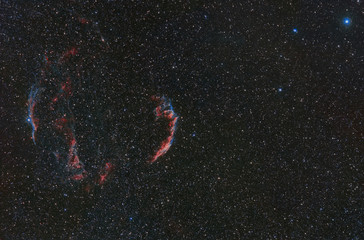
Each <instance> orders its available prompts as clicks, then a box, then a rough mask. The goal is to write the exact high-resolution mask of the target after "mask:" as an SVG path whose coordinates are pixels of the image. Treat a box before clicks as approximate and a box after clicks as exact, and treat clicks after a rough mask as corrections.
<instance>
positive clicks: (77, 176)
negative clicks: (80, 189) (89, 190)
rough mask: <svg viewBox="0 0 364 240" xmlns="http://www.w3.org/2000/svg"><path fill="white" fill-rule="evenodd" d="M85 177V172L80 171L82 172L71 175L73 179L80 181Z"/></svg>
mask: <svg viewBox="0 0 364 240" xmlns="http://www.w3.org/2000/svg"><path fill="white" fill-rule="evenodd" d="M84 177H85V175H84V173H80V174H76V175H73V176H72V177H71V179H73V180H77V181H79V180H82V179H83V178H84Z"/></svg>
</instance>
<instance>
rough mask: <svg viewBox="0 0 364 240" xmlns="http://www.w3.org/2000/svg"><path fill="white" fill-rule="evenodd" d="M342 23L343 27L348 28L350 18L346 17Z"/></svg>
mask: <svg viewBox="0 0 364 240" xmlns="http://www.w3.org/2000/svg"><path fill="white" fill-rule="evenodd" d="M343 23H344V25H346V26H349V25H350V23H351V20H350V18H348V17H346V18H344V20H343Z"/></svg>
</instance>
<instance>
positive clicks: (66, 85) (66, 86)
mask: <svg viewBox="0 0 364 240" xmlns="http://www.w3.org/2000/svg"><path fill="white" fill-rule="evenodd" d="M62 90H63V92H64V94H65V97H66V98H68V97H69V96H71V95H72V82H71V78H70V77H67V80H66V82H63V83H62Z"/></svg>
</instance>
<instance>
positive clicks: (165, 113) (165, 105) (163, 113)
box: [149, 96, 178, 163]
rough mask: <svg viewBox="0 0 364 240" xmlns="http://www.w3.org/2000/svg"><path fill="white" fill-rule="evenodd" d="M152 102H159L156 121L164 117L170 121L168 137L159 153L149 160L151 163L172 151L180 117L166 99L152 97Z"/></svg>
mask: <svg viewBox="0 0 364 240" xmlns="http://www.w3.org/2000/svg"><path fill="white" fill-rule="evenodd" d="M152 100H154V101H157V102H158V106H157V107H156V108H155V110H154V113H155V115H156V120H157V119H159V118H161V117H163V118H165V119H167V120H168V132H169V135H168V137H167V138H166V139H165V140H163V142H162V144H161V146H160V148H159V149H158V151H157V152H156V153H155V154H154V156H153V157H152V158H151V160H149V163H153V162H155V161H156V160H157V159H158V158H159V157H161V156H163V155H164V154H166V152H167V151H168V150H169V149H170V147H171V145H172V143H173V139H174V134H175V131H176V124H177V120H178V116H177V115H176V114H175V113H174V111H173V108H172V106H171V104H170V102H169V101H168V100H167V99H166V98H165V97H162V98H161V97H156V96H152Z"/></svg>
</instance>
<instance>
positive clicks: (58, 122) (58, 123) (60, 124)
mask: <svg viewBox="0 0 364 240" xmlns="http://www.w3.org/2000/svg"><path fill="white" fill-rule="evenodd" d="M67 122H68V120H67V118H65V117H63V118H59V119H56V120H55V121H54V125H55V126H56V128H57V129H59V130H62V129H63V128H64V127H65V126H66V124H67Z"/></svg>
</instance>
